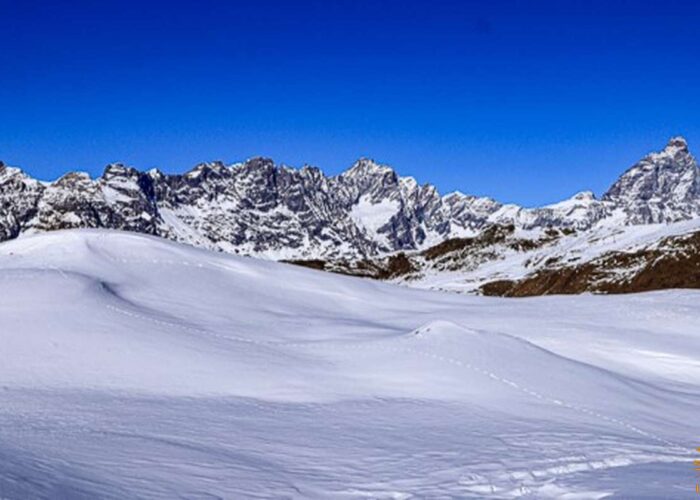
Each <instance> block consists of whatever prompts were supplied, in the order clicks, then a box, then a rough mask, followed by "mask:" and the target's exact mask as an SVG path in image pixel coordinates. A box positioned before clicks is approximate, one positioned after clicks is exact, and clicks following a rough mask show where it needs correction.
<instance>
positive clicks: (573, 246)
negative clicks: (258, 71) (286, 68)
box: [0, 137, 700, 296]
mask: <svg viewBox="0 0 700 500" xmlns="http://www.w3.org/2000/svg"><path fill="white" fill-rule="evenodd" d="M75 228H106V229H118V230H126V231H133V232H139V233H145V234H149V235H156V236H161V237H164V238H167V239H170V240H174V241H177V242H181V243H186V244H190V245H194V246H197V247H201V248H205V249H209V250H217V251H222V252H226V253H232V254H241V255H251V256H257V257H263V258H267V259H272V260H284V261H288V262H293V263H296V264H300V265H305V266H307V267H313V268H317V269H323V270H328V271H335V272H340V273H344V274H354V275H360V276H366V277H372V278H380V279H388V280H392V281H397V282H401V283H404V284H407V285H410V286H416V287H423V288H436V289H442V290H450V291H458V292H468V293H482V294H487V295H511V296H523V295H542V294H550V293H580V292H584V291H594V292H603V293H620V292H631V291H643V290H654V289H662V288H678V287H685V288H698V287H700V169H699V167H698V163H697V161H696V160H695V158H694V157H693V156H692V155H691V153H690V152H689V149H688V144H687V142H686V141H685V139H683V138H682V137H676V138H673V139H671V140H670V141H669V142H668V144H667V145H666V147H665V148H664V149H663V150H662V151H660V152H658V153H652V154H649V155H647V156H646V157H644V158H643V159H642V160H641V161H640V162H638V163H637V164H636V165H634V166H632V167H631V168H629V169H628V170H627V171H626V172H624V173H623V174H622V176H621V177H620V178H619V179H618V180H617V181H615V182H614V183H613V184H612V186H611V187H610V189H609V190H608V191H607V192H606V193H604V194H603V195H602V197H600V198H597V197H596V196H595V195H594V194H593V193H591V192H588V191H586V192H581V193H578V194H576V195H574V196H573V197H571V198H570V199H568V200H564V201H562V202H560V203H556V204H553V205H548V206H544V207H539V208H524V207H520V206H517V205H511V204H502V203H499V202H497V201H495V200H493V199H491V198H486V197H476V196H471V195H466V194H462V193H459V192H454V193H450V194H447V195H441V194H440V193H438V191H437V190H436V188H435V187H433V186H432V185H429V184H426V185H419V184H418V183H417V182H416V180H415V179H413V178H411V177H401V176H399V175H398V174H397V173H396V172H395V171H394V170H393V169H392V168H390V167H388V166H385V165H380V164H378V163H375V162H374V161H372V160H369V159H360V160H358V161H357V162H356V163H355V164H354V165H352V167H350V168H349V169H348V170H347V171H345V172H344V173H342V174H340V175H337V176H333V177H329V176H326V175H324V174H323V172H322V171H321V170H319V169H318V168H316V167H312V166H304V167H303V168H300V169H294V168H290V167H287V166H283V165H275V164H274V163H273V161H272V160H269V159H265V158H253V159H250V160H248V161H246V162H244V163H239V164H234V165H224V164H223V163H221V162H214V163H202V164H200V165H197V166H196V167H195V168H194V169H192V170H191V171H189V172H187V173H185V174H183V175H166V174H164V173H162V172H160V171H159V170H150V171H148V172H141V171H139V170H136V169H134V168H130V167H127V166H124V165H122V164H111V165H108V166H107V167H106V169H105V171H104V173H103V175H102V176H101V177H99V178H97V179H92V178H91V177H90V176H89V175H87V174H85V173H79V172H71V173H68V174H66V175H64V176H63V177H61V178H60V179H58V180H56V181H55V182H50V183H47V182H42V181H39V180H36V179H33V178H32V177H30V176H29V175H27V174H26V173H25V172H23V171H22V170H20V169H18V168H13V167H9V166H6V165H4V164H2V163H0V241H3V240H9V239H14V238H18V237H22V236H24V235H29V234H33V233H37V232H44V231H52V230H59V229H75Z"/></svg>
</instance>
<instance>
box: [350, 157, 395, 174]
mask: <svg viewBox="0 0 700 500" xmlns="http://www.w3.org/2000/svg"><path fill="white" fill-rule="evenodd" d="M392 174H395V172H394V169H392V168H391V167H389V166H387V165H381V164H379V163H377V162H376V161H374V160H373V159H371V158H360V159H359V160H357V161H356V162H355V163H354V164H353V165H352V166H351V167H350V168H349V169H347V170H346V171H345V172H344V173H343V174H342V175H343V177H345V178H366V177H377V176H386V175H392Z"/></svg>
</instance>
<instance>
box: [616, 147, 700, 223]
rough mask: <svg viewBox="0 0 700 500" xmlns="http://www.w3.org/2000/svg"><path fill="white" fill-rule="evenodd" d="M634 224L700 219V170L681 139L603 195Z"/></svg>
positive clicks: (638, 167)
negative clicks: (699, 217)
mask: <svg viewBox="0 0 700 500" xmlns="http://www.w3.org/2000/svg"><path fill="white" fill-rule="evenodd" d="M603 199H604V200H607V201H611V202H613V203H614V204H615V205H617V206H618V207H620V208H621V209H622V210H624V212H625V214H626V217H627V220H628V221H629V222H631V223H634V224H648V223H652V222H671V221H676V220H680V219H688V218H691V217H697V216H700V170H699V169H698V164H697V161H696V160H695V158H693V156H692V155H691V154H690V152H689V151H688V144H687V142H686V141H685V139H683V138H682V137H675V138H673V139H671V140H670V141H669V143H668V145H667V146H666V148H664V150H663V151H661V152H660V153H652V154H650V155H648V156H647V157H645V158H644V159H643V160H642V161H640V162H639V163H637V164H636V165H634V166H633V167H631V168H630V169H629V170H627V172H625V173H624V174H623V175H622V177H620V178H619V179H618V181H617V182H615V184H613V185H612V187H611V188H610V189H609V190H608V192H607V193H605V195H604V196H603Z"/></svg>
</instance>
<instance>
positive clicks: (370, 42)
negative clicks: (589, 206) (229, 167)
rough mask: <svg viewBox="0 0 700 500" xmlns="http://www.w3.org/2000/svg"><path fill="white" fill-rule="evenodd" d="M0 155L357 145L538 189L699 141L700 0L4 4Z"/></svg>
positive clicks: (75, 157)
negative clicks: (677, 141) (672, 144)
mask: <svg viewBox="0 0 700 500" xmlns="http://www.w3.org/2000/svg"><path fill="white" fill-rule="evenodd" d="M0 27H1V30H0V69H1V70H2V71H1V73H0V159H2V160H4V161H5V162H6V163H9V164H12V165H18V166H21V167H23V168H24V169H25V170H27V171H28V172H29V173H31V174H33V175H35V176H37V177H39V178H43V179H52V178H55V177H57V176H59V175H60V174H62V173H63V172H65V171H66V170H69V169H81V170H87V171H89V172H91V173H93V174H99V173H100V172H101V171H102V169H103V167H104V165H105V164H107V163H109V162H113V161H123V162H126V163H129V164H131V165H134V166H136V167H139V168H144V169H145V168H150V167H153V166H158V167H161V168H163V169H164V170H165V171H168V172H181V171H184V170H187V169H189V168H191V167H192V166H193V165H194V164H195V163H197V162H200V161H206V160H213V159H222V160H224V161H227V162H229V161H236V160H241V159H245V158H248V157H251V156H258V155H262V156H269V157H272V158H274V159H275V160H276V161H278V162H284V163H287V164H290V165H294V166H300V165H301V164H303V163H311V164H314V165H317V166H319V167H321V168H322V169H323V170H324V171H326V172H327V173H330V174H333V173H338V172H340V171H341V170H344V169H345V168H346V167H347V166H349V165H350V164H351V163H352V162H353V161H354V160H355V159H356V158H358V157H360V156H368V157H372V158H375V159H376V160H378V161H381V162H384V163H389V164H391V165H392V166H394V168H396V169H397V170H398V171H399V173H401V174H405V175H413V176H415V177H416V178H417V179H418V180H419V181H421V182H431V183H433V184H435V185H437V186H438V188H439V189H440V190H441V191H443V192H447V191H450V190H455V189H459V190H461V191H464V192H468V193H474V194H487V195H491V196H494V197H495V198H497V199H499V200H502V201H508V202H517V203H522V204H526V205H537V204H541V203H546V202H551V201H556V200H558V199H561V198H564V197H567V196H569V195H571V194H572V193H574V192H576V191H578V190H582V189H592V190H594V191H595V192H596V193H600V192H601V191H603V190H604V189H605V188H606V187H607V186H608V185H609V184H610V183H611V182H612V181H613V180H614V179H615V177H616V176H617V175H618V174H619V173H621V171H622V170H624V169H625V168H627V167H628V166H629V165H631V164H632V163H634V162H635V161H636V160H637V159H638V158H639V157H641V156H642V155H643V154H645V153H647V152H648V151H650V150H653V149H659V148H661V147H663V145H664V144H665V142H666V141H667V139H668V138H669V137H670V136H672V135H675V134H682V135H685V136H686V137H687V138H688V140H689V141H690V146H691V149H695V151H696V152H697V153H700V2H696V1H695V2H694V1H685V2H679V1H673V0H665V1H661V2H644V1H643V0H636V1H622V0H620V1H612V0H605V1H602V2H599V1H595V0H589V1H566V0H559V1H537V0H527V1H520V2H517V1H481V2H476V1H474V2H470V1H466V0H464V1H436V0H433V1H425V2H411V1H408V0H404V1H391V2H387V1H380V0H372V1H362V0H354V1H344V0H325V1H302V0H298V1H265V0H257V1H245V2H236V1H220V2H219V1H199V2H178V1H176V0H172V1H169V2H157V1H153V2H148V1H140V2H124V1H120V2H111V1H109V0H107V1H90V2H80V1H73V2H65V3H63V2H50V1H42V2H39V1H36V2H34V1H21V2H20V1H16V0H12V1H7V0H0Z"/></svg>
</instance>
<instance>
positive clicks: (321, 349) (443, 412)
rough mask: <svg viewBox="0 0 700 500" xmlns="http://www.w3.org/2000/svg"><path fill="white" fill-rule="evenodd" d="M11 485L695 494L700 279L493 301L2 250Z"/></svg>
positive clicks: (8, 492)
mask: <svg viewBox="0 0 700 500" xmlns="http://www.w3.org/2000/svg"><path fill="white" fill-rule="evenodd" d="M0 294H1V295H0V297H1V300H0V345H1V346H2V347H1V351H0V352H1V354H2V358H1V361H2V362H1V363H0V398H1V399H0V401H1V404H0V498H3V499H25V498H71V499H72V498H80V499H83V498H84V499H87V498H90V499H92V498H232V499H234V498H235V499H238V498H319V499H327V498H339V499H346V498H379V499H384V498H387V499H388V498H392V499H408V498H472V497H473V498H483V497H492V498H512V497H520V496H524V497H531V498H548V497H551V498H570V499H572V498H602V497H606V496H617V497H623V498H683V497H687V498H691V497H693V496H694V495H695V481H696V477H695V472H694V470H693V464H692V459H693V458H696V457H695V456H694V454H693V450H694V448H695V447H696V446H700V442H698V440H699V439H700V437H699V435H698V432H697V431H698V415H700V356H699V354H698V353H700V329H699V328H698V325H699V324H700V308H698V303H699V300H700V293H698V292H691V291H670V292H660V293H649V294H640V295H629V296H608V297H600V296H590V295H588V296H579V297H546V298H535V299H493V298H484V297H465V296H460V295H451V294H446V293H439V292H431V291H424V290H415V289H408V288H405V287H398V286H394V285H389V284H382V283H377V282H373V281H366V280H362V279H358V278H350V277H343V276H337V275H331V274H325V273H322V272H317V271H312V270H308V269H303V268H299V267H294V266H289V265H284V264H279V263H274V262H269V261H261V260H255V259H251V258H242V257H234V256H225V255H222V254H216V253H211V252H207V251H204V250H197V249H194V248H191V247H187V246H181V245H177V244H174V243H170V242H167V241H165V240H160V239H155V238H151V237H146V236H141V235H135V234H128V233H118V232H100V231H68V232H56V233H48V234H44V235H39V236H32V237H26V238H21V239H19V240H14V241H12V242H8V243H5V244H2V245H0Z"/></svg>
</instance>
